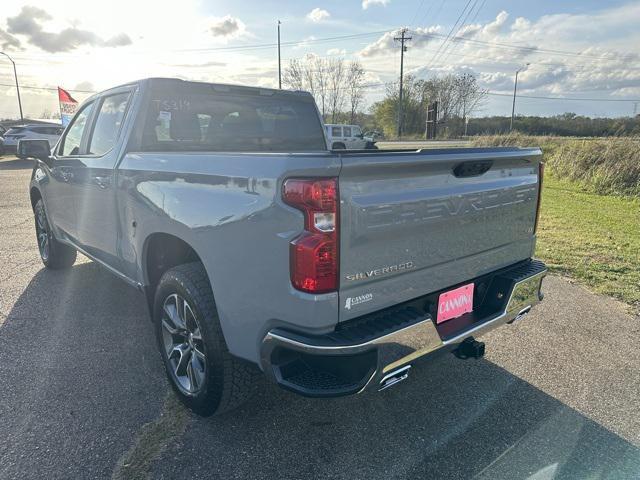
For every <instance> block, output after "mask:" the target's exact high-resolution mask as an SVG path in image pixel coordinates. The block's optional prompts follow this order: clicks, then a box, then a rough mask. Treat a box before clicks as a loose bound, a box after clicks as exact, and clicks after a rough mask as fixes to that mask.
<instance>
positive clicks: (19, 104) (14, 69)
mask: <svg viewBox="0 0 640 480" xmlns="http://www.w3.org/2000/svg"><path fill="white" fill-rule="evenodd" d="M0 55H4V56H5V57H7V58H8V59H9V61H10V62H11V63H12V64H13V76H14V78H15V79H16V93H17V94H18V108H19V109H20V123H24V117H23V116H22V102H21V101H20V86H19V85H18V73H17V72H16V62H14V61H13V58H11V57H10V56H9V55H7V54H6V53H4V52H0Z"/></svg>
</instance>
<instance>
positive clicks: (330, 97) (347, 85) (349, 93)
mask: <svg viewBox="0 0 640 480" xmlns="http://www.w3.org/2000/svg"><path fill="white" fill-rule="evenodd" d="M364 76H365V72H364V69H363V68H362V65H360V64H359V63H358V62H351V63H349V64H347V63H346V62H345V61H344V59H342V58H338V59H330V60H327V59H323V58H320V57H317V56H315V55H307V56H305V57H304V58H303V59H301V60H299V59H293V60H290V61H289V65H288V66H287V67H286V68H285V71H284V75H283V78H282V80H283V84H284V85H285V86H286V87H287V88H290V89H292V90H307V91H308V92H310V93H311V94H312V95H313V97H314V98H315V100H316V103H317V104H318V108H319V110H320V112H321V113H322V117H323V119H325V120H328V119H331V121H332V122H334V123H336V122H338V121H339V120H340V117H341V116H342V114H343V113H344V109H345V105H347V107H348V108H349V109H350V112H349V113H350V119H351V122H352V123H353V121H354V120H355V116H356V113H357V111H358V109H359V108H360V107H361V105H362V101H363V98H364Z"/></svg>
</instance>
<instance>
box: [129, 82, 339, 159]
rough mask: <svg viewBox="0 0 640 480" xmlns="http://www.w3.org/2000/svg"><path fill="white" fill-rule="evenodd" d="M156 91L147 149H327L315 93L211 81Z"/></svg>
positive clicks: (145, 137)
mask: <svg viewBox="0 0 640 480" xmlns="http://www.w3.org/2000/svg"><path fill="white" fill-rule="evenodd" d="M190 87H191V86H189V85H185V86H184V87H182V88H181V89H180V90H182V91H180V90H178V89H176V88H173V89H166V90H165V91H164V92H161V91H159V90H160V89H156V91H152V94H151V97H152V98H151V101H150V102H149V110H148V112H147V116H146V121H145V125H144V131H143V132H142V141H141V149H142V150H143V151H212V152H225V151H226V152H305V151H319V150H326V149H327V147H326V144H325V141H324V135H323V126H322V124H321V123H320V120H319V118H318V114H317V110H316V107H315V103H314V102H313V99H312V98H311V97H302V96H298V95H286V94H285V95H281V94H275V95H256V94H253V93H248V94H244V93H235V92H233V93H221V92H216V91H213V90H212V89H211V87H210V86H208V85H196V86H193V88H190Z"/></svg>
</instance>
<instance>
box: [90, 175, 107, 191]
mask: <svg viewBox="0 0 640 480" xmlns="http://www.w3.org/2000/svg"><path fill="white" fill-rule="evenodd" d="M93 180H94V181H95V183H96V185H98V186H99V187H100V188H102V189H104V188H108V187H110V186H111V177H101V176H97V177H93Z"/></svg>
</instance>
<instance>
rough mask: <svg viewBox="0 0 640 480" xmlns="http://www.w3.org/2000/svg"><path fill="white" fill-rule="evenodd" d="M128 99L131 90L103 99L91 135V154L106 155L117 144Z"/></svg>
mask: <svg viewBox="0 0 640 480" xmlns="http://www.w3.org/2000/svg"><path fill="white" fill-rule="evenodd" d="M128 100H129V92H124V93H118V94H116V95H109V96H108V97H105V98H104V99H103V100H102V104H101V105H100V111H99V112H98V118H97V120H96V126H95V127H94V129H93V134H92V135H91V142H90V144H89V154H92V155H104V154H105V153H107V152H108V151H109V150H111V149H112V148H113V146H114V145H115V144H116V141H117V140H118V133H119V132H120V127H121V126H122V120H123V119H124V113H125V110H126V109H127V102H128Z"/></svg>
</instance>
